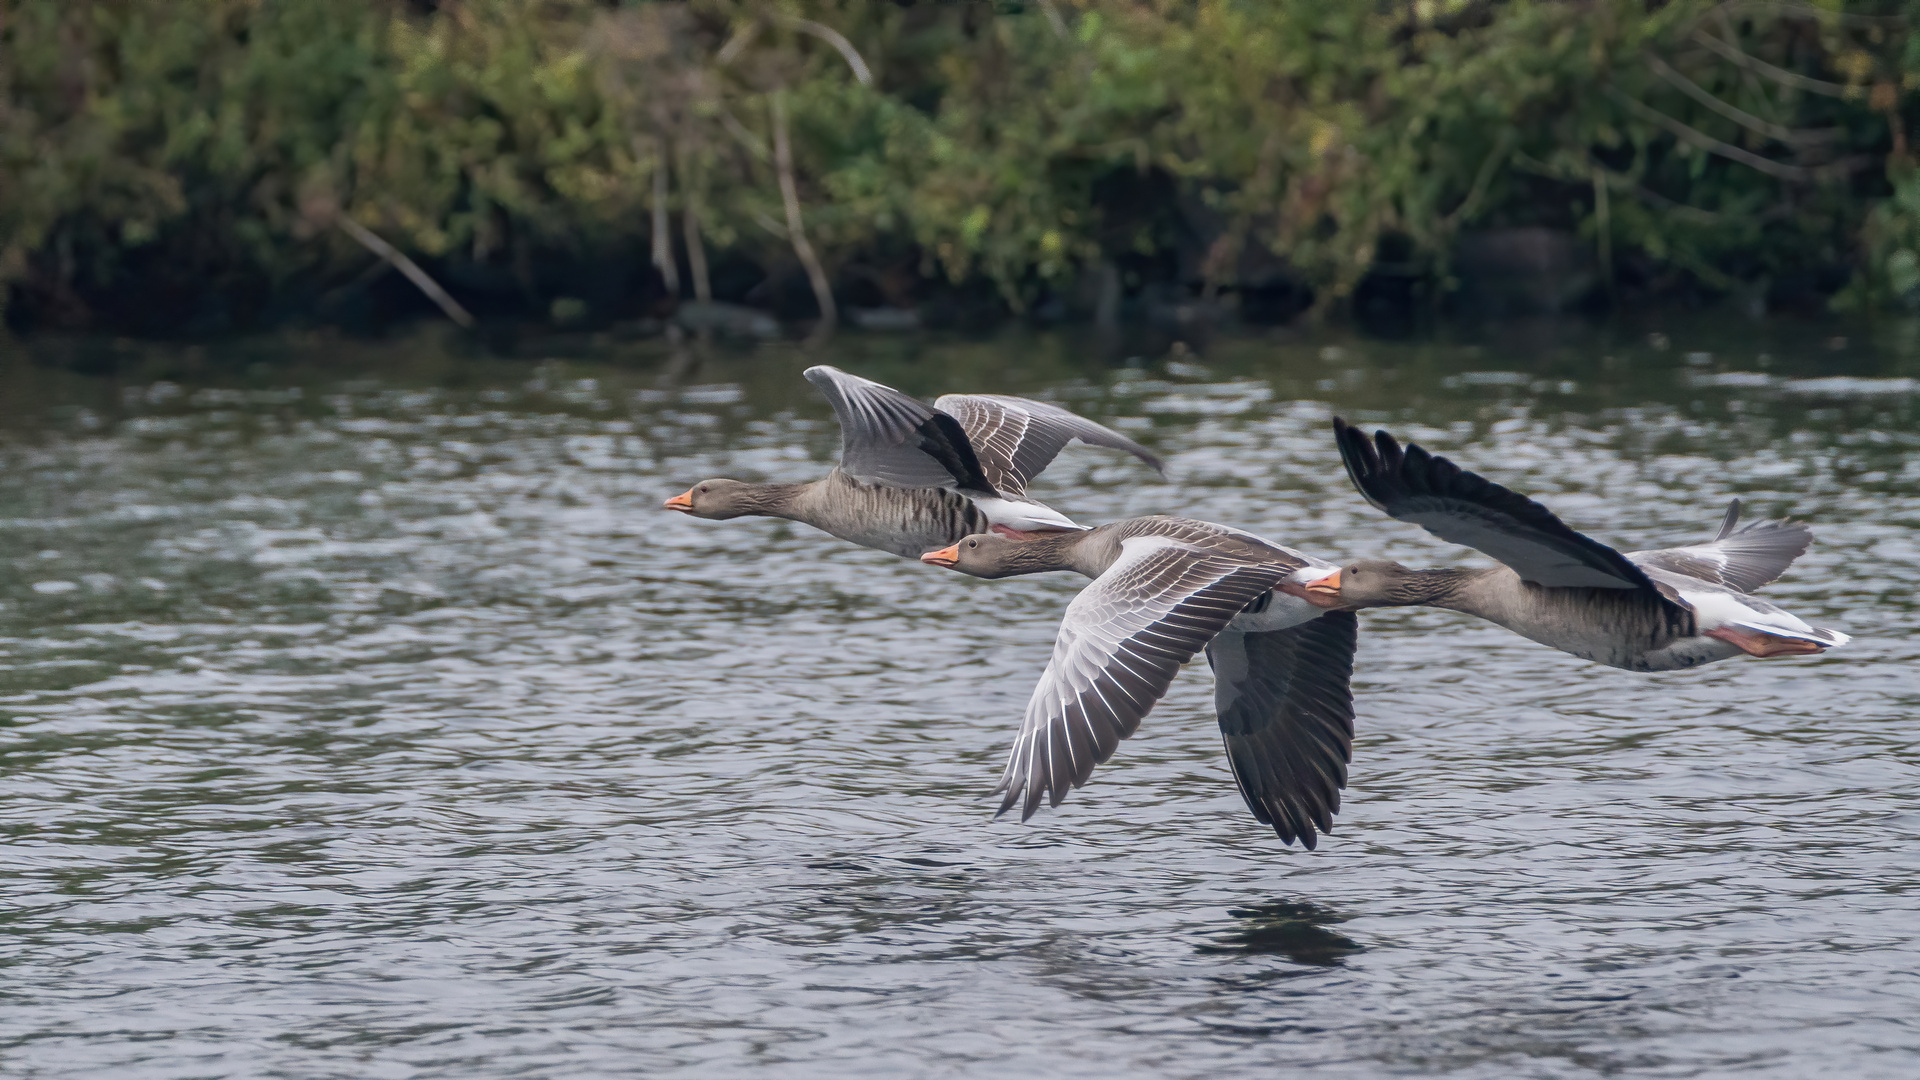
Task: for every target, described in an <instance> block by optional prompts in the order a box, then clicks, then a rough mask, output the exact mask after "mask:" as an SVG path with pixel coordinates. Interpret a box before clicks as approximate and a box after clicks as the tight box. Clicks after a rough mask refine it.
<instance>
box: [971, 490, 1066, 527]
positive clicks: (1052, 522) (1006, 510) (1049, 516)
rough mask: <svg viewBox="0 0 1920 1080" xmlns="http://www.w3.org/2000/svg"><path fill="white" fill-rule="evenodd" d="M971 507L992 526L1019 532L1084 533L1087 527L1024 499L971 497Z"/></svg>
mask: <svg viewBox="0 0 1920 1080" xmlns="http://www.w3.org/2000/svg"><path fill="white" fill-rule="evenodd" d="M973 505H974V506H976V507H979V509H980V512H981V513H982V514H985V515H986V516H987V521H988V522H989V523H990V524H993V525H1004V526H1006V527H1007V528H1009V529H1019V530H1020V531H1021V532H1032V531H1034V530H1036V529H1072V530H1075V531H1078V532H1084V531H1086V529H1087V526H1085V525H1080V524H1076V523H1075V522H1074V520H1073V519H1072V518H1070V517H1068V516H1067V515H1065V514H1063V513H1061V512H1060V511H1058V510H1055V509H1054V508H1053V507H1051V506H1047V505H1046V504H1044V503H1037V502H1028V501H1026V500H1024V499H1019V500H1016V499H983V498H979V497H977V496H975V497H973Z"/></svg>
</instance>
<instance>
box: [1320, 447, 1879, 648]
mask: <svg viewBox="0 0 1920 1080" xmlns="http://www.w3.org/2000/svg"><path fill="white" fill-rule="evenodd" d="M1334 430H1335V436H1336V438H1337V439H1338V440H1339V443H1340V454H1341V458H1342V460H1343V461H1344V462H1345V463H1346V467H1347V474H1348V476H1349V477H1350V478H1352V480H1353V483H1354V486H1355V487H1357V488H1359V489H1360V493H1361V494H1362V495H1364V496H1366V498H1367V501H1369V502H1371V503H1372V504H1373V505H1374V506H1376V507H1378V508H1380V509H1381V510H1383V511H1385V512H1386V513H1387V514H1388V515H1389V516H1391V517H1394V518H1398V519H1400V520H1402V521H1410V522H1413V523H1415V524H1417V525H1420V526H1421V527H1422V528H1425V529H1426V530H1427V531H1428V532H1430V533H1433V534H1434V535H1435V536H1438V537H1440V538H1441V539H1443V540H1449V541H1452V542H1454V543H1458V544H1464V545H1467V546H1469V547H1473V548H1476V549H1478V550H1480V551H1482V552H1484V553H1486V554H1488V555H1491V556H1493V557H1494V558H1495V559H1497V560H1499V561H1500V562H1501V564H1502V565H1500V566H1498V567H1494V568H1491V569H1486V570H1409V569H1408V568H1406V567H1404V566H1400V565H1399V564H1397V563H1390V562H1383V561H1379V560H1363V561H1361V562H1357V563H1354V564H1353V565H1351V566H1348V567H1345V568H1342V569H1340V570H1338V571H1336V572H1334V573H1332V574H1330V575H1327V576H1325V577H1323V578H1321V579H1319V580H1317V581H1314V582H1309V583H1307V585H1306V589H1305V591H1306V593H1307V595H1308V597H1309V598H1310V599H1311V600H1312V601H1313V602H1314V603H1316V604H1319V605H1321V606H1323V607H1328V608H1335V609H1340V610H1349V611H1351V610H1357V609H1359V608H1363V607H1394V606H1425V607H1439V608H1448V609H1451V610H1454V611H1462V612H1466V613H1468V614H1471V615H1477V616H1479V617H1481V618H1484V619H1487V620H1489V621H1491V622H1494V623H1497V624H1499V625H1500V626H1504V627H1506V628H1507V629H1509V630H1512V631H1513V632H1514V633H1517V634H1519V635H1520V636H1522V637H1525V638H1528V639H1530V640H1532V641H1536V642H1539V643H1540V644H1542V645H1546V646H1548V647H1550V648H1554V649H1559V650H1560V651H1562V652H1566V653H1571V654H1572V655H1574V656H1578V657H1581V658H1582V659H1586V660H1592V661H1594V662H1595V663H1600V664H1606V665H1608V666H1610V667H1618V668H1625V669H1627V670H1629V671H1672V670H1675V669H1679V668H1689V667H1696V666H1698V665H1700V664H1705V663H1711V662H1713V661H1716V660H1725V659H1727V658H1729V657H1733V656H1739V655H1741V654H1742V653H1747V654H1750V655H1753V656H1762V657H1767V656H1786V655H1804V654H1809V653H1818V652H1822V651H1824V650H1826V649H1827V648H1830V647H1832V646H1835V645H1844V644H1846V642H1847V640H1848V638H1847V635H1845V634H1842V633H1840V632H1839V631H1837V630H1829V629H1825V628H1822V627H1816V626H1811V625H1809V624H1808V623H1806V622H1804V621H1802V620H1801V619H1799V618H1798V617H1796V616H1794V615H1793V614H1791V613H1789V612H1787V611H1784V610H1782V609H1781V608H1779V607H1776V606H1775V605H1773V604H1769V603H1767V602H1766V601H1764V600H1761V599H1759V598H1758V597H1755V596H1753V595H1751V593H1752V591H1753V590H1755V589H1758V588H1760V587H1761V586H1763V585H1765V584H1767V583H1768V582H1770V581H1772V580H1774V579H1775V578H1777V577H1779V576H1780V574H1781V573H1783V572H1784V571H1785V570H1786V568H1787V567H1788V566H1789V565H1790V564H1791V563H1792V562H1793V560H1794V559H1796V558H1798V557H1799V556H1800V555H1801V554H1802V553H1803V552H1805V551H1806V549H1807V545H1808V543H1809V542H1811V540H1812V532H1811V531H1810V530H1808V529H1807V527H1806V526H1804V525H1800V524H1796V523H1792V522H1784V521H1763V522H1756V523H1754V524H1752V525H1749V526H1747V527H1746V528H1744V529H1738V530H1736V528H1735V527H1736V526H1737V525H1738V524H1739V520H1740V503H1739V500H1737V499H1736V500H1734V502H1733V504H1732V505H1731V506H1729V507H1728V508H1727V513H1726V515H1725V516H1724V517H1723V518H1722V519H1721V524H1720V530H1719V533H1718V535H1716V536H1715V537H1714V538H1713V539H1711V540H1708V541H1705V542H1703V543H1699V544H1692V545H1687V546H1683V547H1676V548H1662V549H1658V550H1652V551H1635V552H1627V553H1625V554H1623V553H1621V552H1619V551H1616V550H1614V549H1613V548H1611V547H1608V546H1607V545H1605V544H1602V543H1600V542H1598V541H1596V540H1593V539H1591V538H1590V537H1587V536H1584V535H1582V534H1580V533H1578V532H1575V531H1574V530H1573V529H1571V528H1569V527H1568V526H1567V525H1566V524H1565V523H1564V522H1562V521H1561V520H1560V519H1559V518H1558V517H1555V516H1554V515H1553V513H1552V512H1551V511H1549V510H1548V509H1547V508H1546V507H1544V506H1541V505H1540V504H1539V503H1536V502H1534V501H1533V500H1531V499H1529V498H1527V497H1526V496H1524V495H1520V494H1518V493H1517V492H1514V491H1510V490H1508V489H1507V488H1504V487H1501V486H1500V485H1499V484H1496V483H1493V482H1492V481H1490V480H1487V479H1485V478H1483V477H1480V476H1477V475H1475V474H1473V473H1471V472H1467V471H1465V470H1463V469H1460V468H1459V467H1458V466H1456V465H1454V464H1453V463H1452V462H1450V461H1448V460H1447V459H1445V458H1443V457H1437V456H1434V455H1432V454H1429V453H1427V452H1426V451H1425V450H1423V449H1421V448H1420V447H1418V446H1414V445H1409V446H1407V447H1405V448H1404V449H1402V447H1401V446H1400V444H1399V442H1398V441H1397V440H1395V439H1394V438H1393V436H1391V435H1389V434H1387V433H1386V432H1384V431H1382V432H1377V433H1376V434H1375V436H1374V437H1373V438H1372V439H1371V440H1370V439H1368V438H1367V437H1366V435H1365V434H1364V433H1362V432H1360V431H1359V430H1358V429H1356V428H1352V427H1349V426H1347V425H1346V424H1345V423H1344V422H1342V421H1341V420H1339V419H1338V418H1336V419H1335V420H1334Z"/></svg>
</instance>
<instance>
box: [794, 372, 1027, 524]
mask: <svg viewBox="0 0 1920 1080" xmlns="http://www.w3.org/2000/svg"><path fill="white" fill-rule="evenodd" d="M805 374H806V376H807V381H808V382H811V383H812V384H813V385H814V386H816V387H818V388H819V390H820V395H821V396H822V397H824V398H826V399H827V403H828V404H829V405H832V406H833V416H834V419H836V420H838V421H839V422H840V468H841V469H842V470H843V471H845V472H846V473H848V474H849V475H851V476H853V477H856V478H857V479H860V480H864V481H866V482H868V483H870V484H884V485H886V486H888V487H901V488H929V487H945V488H957V489H959V490H961V491H965V492H969V493H972V494H981V495H988V496H992V495H997V494H998V492H997V491H996V490H995V489H994V486H993V483H992V482H991V481H989V480H988V479H987V477H986V474H985V473H984V472H982V471H981V469H980V460H979V458H978V457H976V456H975V454H974V451H973V445H972V444H971V443H970V442H968V441H967V435H966V432H965V431H963V430H961V427H960V424H959V422H958V421H956V420H954V418H953V417H951V416H949V415H947V414H946V413H943V412H941V411H939V410H938V409H935V408H933V407H932V406H930V405H928V404H926V403H925V402H923V401H919V400H917V399H915V398H911V397H908V396H907V395H906V394H903V393H901V392H900V391H898V390H895V389H894V388H893V387H891V386H885V385H882V384H880V383H877V382H874V381H873V380H871V379H863V378H861V377H860V376H858V375H849V374H847V373H846V372H844V371H841V370H840V369H839V368H833V367H828V366H826V365H825V364H822V365H819V366H818V367H810V368H808V369H807V370H806V372H805Z"/></svg>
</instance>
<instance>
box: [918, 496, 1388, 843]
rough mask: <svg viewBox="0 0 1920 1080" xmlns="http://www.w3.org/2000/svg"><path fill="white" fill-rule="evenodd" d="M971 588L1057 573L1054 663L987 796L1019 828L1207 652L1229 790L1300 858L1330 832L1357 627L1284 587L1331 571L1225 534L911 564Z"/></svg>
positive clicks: (1034, 547) (1191, 533) (1169, 529)
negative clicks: (1067, 575) (1236, 790)
mask: <svg viewBox="0 0 1920 1080" xmlns="http://www.w3.org/2000/svg"><path fill="white" fill-rule="evenodd" d="M921 559H922V560H923V561H925V562H930V563H933V564H935V565H938V566H947V567H951V568H953V569H955V570H959V571H961V572H962V573H966V574H971V575H973V576H975V577H983V578H1002V577H1011V576H1013V575H1016V574H1035V573H1041V572H1044V571H1049V570H1072V571H1075V572H1077V573H1080V574H1084V575H1085V576H1087V577H1090V578H1092V579H1093V583H1092V584H1090V585H1088V586H1087V587H1086V588H1084V589H1082V590H1081V591H1080V593H1079V595H1077V596H1075V597H1074V598H1073V602H1072V603H1070V604H1068V605H1067V612H1066V616H1065V618H1063V619H1062V620H1061V623H1060V633H1059V636H1058V638H1057V640H1056V641H1055V642H1054V646H1053V659H1052V660H1051V661H1050V662H1049V663H1048V664H1047V667H1046V670H1045V672H1043V673H1042V674H1041V676H1040V683H1039V685H1038V686H1036V687H1034V690H1033V697H1032V698H1031V699H1030V700H1029V701H1028V702H1027V712H1026V719H1025V720H1024V721H1023V722H1022V723H1021V725H1020V733H1019V735H1017V736H1016V737H1015V738H1014V741H1013V750H1012V752H1011V753H1010V754H1009V755H1008V756H1007V767H1006V771H1005V773H1003V774H1002V776H1001V778H1000V786H999V787H998V788H996V789H995V790H996V791H1000V792H1004V793H1005V796H1004V798H1003V799H1002V801H1001V803H1000V812H1001V813H1005V812H1006V811H1008V810H1009V809H1011V808H1013V806H1014V805H1015V804H1021V810H1020V820H1022V821H1025V820H1027V819H1028V818H1030V817H1032V816H1033V814H1034V811H1036V810H1038V809H1039V808H1040V803H1041V801H1042V800H1043V799H1045V800H1048V801H1050V803H1051V804H1052V805H1054V806H1058V805H1060V800H1061V799H1063V798H1065V797H1066V794H1067V792H1068V791H1069V790H1070V789H1072V788H1076V787H1079V786H1081V785H1082V784H1084V783H1086V782H1087V778H1088V777H1089V776H1090V775H1092V773H1093V768H1094V766H1095V765H1098V764H1100V763H1101V762H1103V761H1105V760H1107V758H1109V757H1111V756H1112V755H1113V751H1114V748H1115V747H1116V746H1118V745H1119V743H1120V740H1121V739H1124V738H1126V737H1127V736H1129V735H1132V734H1133V733H1134V731H1135V730H1136V729H1138V728H1139V726H1140V720H1141V718H1142V717H1144V716H1146V714H1147V712H1148V711H1149V710H1151V709H1152V708H1153V706H1154V703H1155V702H1157V701H1159V700H1160V697H1161V695H1163V694H1165V693H1166V692H1167V687H1168V685H1170V684H1171V683H1172V681H1173V676H1174V673H1175V672H1177V671H1178V670H1180V665H1181V664H1183V663H1185V662H1186V661H1187V660H1189V659H1191V658H1192V656H1193V654H1194V653H1195V652H1196V651H1198V650H1200V649H1202V648H1205V649H1206V653H1207V662H1208V663H1209V664H1211V665H1212V667H1213V673H1214V709H1215V712H1216V714H1217V716H1218V719H1219V721H1220V734H1221V737H1222V739H1223V740H1224V741H1225V743H1226V748H1227V761H1228V763H1229V764H1230V765H1231V766H1232V768H1233V777H1234V780H1235V781H1236V782H1237V783H1238V784H1239V786H1240V794H1241V795H1242V796H1244V797H1245V798H1246V801H1247V808H1248V809H1249V810H1251V811H1253V816H1254V817H1256V818H1258V819H1260V820H1261V821H1263V822H1266V823H1267V824H1269V825H1271V826H1273V831H1274V832H1275V833H1276V834H1277V835H1278V836H1279V837H1280V839H1282V840H1284V841H1286V842H1287V843H1289V844H1291V843H1292V842H1293V841H1295V840H1298V841H1300V843H1301V844H1303V845H1305V846H1306V847H1307V848H1308V849H1312V848H1313V846H1314V845H1315V843H1316V836H1317V834H1318V833H1325V832H1329V831H1331V830H1332V828H1333V815H1334V813H1335V812H1336V811H1338V810H1339V809H1340V789H1341V788H1343V787H1345V786H1346V782H1347V762H1348V761H1349V759H1350V757H1351V753H1352V746H1353V694H1352V691H1351V690H1350V689H1349V685H1348V684H1349V682H1350V681H1351V678H1352V675H1353V651H1354V645H1355V640H1356V635H1357V633H1358V628H1359V624H1358V622H1357V621H1356V619H1355V617H1354V616H1353V615H1352V614H1350V613H1348V612H1343V611H1329V612H1324V613H1323V612H1322V611H1321V610H1320V609H1318V608H1317V607H1315V606H1313V605H1311V604H1309V603H1307V602H1306V601H1305V600H1304V599H1302V598H1301V595H1300V591H1299V590H1300V584H1299V582H1301V581H1303V580H1306V579H1312V578H1318V577H1321V576H1324V575H1325V574H1326V572H1327V571H1328V570H1331V569H1333V564H1332V563H1329V562H1325V561H1323V560H1320V559H1315V558H1313V557H1312V556H1309V555H1303V554H1301V553H1300V552H1297V551H1294V550H1292V549H1290V548H1284V547H1281V546H1280V545H1278V544H1274V543H1270V542H1268V541H1266V540H1263V539H1261V538H1260V537H1258V536H1254V535H1253V534H1251V533H1245V532H1241V531H1240V530H1238V529H1231V528H1228V527H1226V526H1224V525H1215V524H1212V523H1210V522H1205V521H1192V520H1188V519H1183V518H1172V517H1143V518H1132V519H1129V520H1126V521H1117V522H1113V523H1112V524H1108V525H1101V526H1099V527H1097V528H1094V529H1089V530H1085V531H1080V532H1065V533H1048V534H1042V535H1040V536H1038V537H1034V538H1030V539H1026V540H1024V541H1018V540H1014V539H1012V538H1009V537H1005V536H1001V535H996V534H992V533H987V534H982V535H977V536H969V537H967V538H966V539H964V540H961V541H960V542H959V543H956V544H954V545H952V546H950V547H946V548H942V549H941V550H939V551H929V552H927V553H926V554H925V555H922V556H921Z"/></svg>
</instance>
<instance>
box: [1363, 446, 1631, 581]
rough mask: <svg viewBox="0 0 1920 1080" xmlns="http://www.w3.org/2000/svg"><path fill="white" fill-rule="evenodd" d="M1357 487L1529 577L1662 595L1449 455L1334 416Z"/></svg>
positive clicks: (1614, 557)
mask: <svg viewBox="0 0 1920 1080" xmlns="http://www.w3.org/2000/svg"><path fill="white" fill-rule="evenodd" d="M1333 432H1334V437H1335V438H1336V439H1338V440H1339V443H1340V459H1341V460H1342V461H1344V462H1345V463H1346V466H1347V475H1348V476H1349V477H1351V478H1352V479H1353V486H1354V487H1356V488H1359V489H1360V494H1362V495H1364V496H1366V498H1367V501H1368V502H1370V503H1372V504H1373V505H1374V506H1376V507H1379V508H1380V509H1381V510H1384V511H1386V512H1387V514H1388V515H1390V516H1392V517H1395V518H1398V519H1399V520H1401V521H1410V522H1412V523H1413V524H1415V525H1418V526H1420V527H1421V528H1423V529H1425V530H1427V531H1428V532H1430V533H1432V534H1433V535H1435V536H1437V537H1439V538H1440V539H1442V540H1446V541H1449V542H1451V543H1455V544H1464V545H1465V546H1467V547H1470V548H1474V549H1476V550H1478V551H1481V552H1484V553H1486V554H1488V555H1491V556H1493V557H1494V558H1496V559H1498V560H1500V561H1501V562H1503V563H1505V564H1507V565H1508V566H1510V567H1512V568H1513V569H1514V571H1515V572H1517V573H1518V574H1519V575H1520V577H1521V579H1522V580H1525V581H1531V582H1533V583H1534V584H1536V585H1546V586H1550V587H1568V588H1579V587H1585V588H1595V589H1642V590H1645V591H1647V592H1649V593H1653V592H1655V591H1656V590H1655V589H1654V587H1653V583H1652V582H1650V581H1648V580H1647V576H1646V575H1645V574H1643V573H1641V572H1640V568H1639V567H1637V566H1635V565H1634V564H1633V563H1632V562H1629V561H1628V560H1627V557H1626V556H1625V555H1622V554H1620V553H1619V552H1618V551H1615V550H1614V549H1612V548H1610V547H1608V546H1607V545H1605V544H1602V543H1600V542H1599V541H1597V540H1593V539H1591V538H1589V537H1586V536H1582V535H1581V534H1579V533H1577V532H1575V531H1573V530H1572V529H1570V528H1568V527H1567V525H1566V523H1565V522H1563V521H1561V520H1560V519H1559V518H1557V517H1555V516H1554V515H1553V511H1551V510H1548V509H1547V508H1546V507H1544V506H1541V505H1540V504H1539V503H1537V502H1534V501H1533V500H1532V499H1529V498H1527V497H1526V496H1525V495H1522V494H1520V493H1519V492H1516V491H1510V490H1508V489H1506V488H1504V487H1501V486H1500V485H1499V484H1496V483H1494V482H1493V481H1491V480H1488V479H1485V478H1484V477H1480V476H1476V475H1474V474H1473V473H1470V472H1467V471H1466V470H1465V469H1462V468H1460V467H1459V466H1457V465H1455V464H1454V463H1453V462H1451V461H1448V460H1447V459H1446V458H1443V457H1437V456H1435V455H1433V454H1429V453H1427V452H1426V451H1425V450H1423V449H1421V448H1420V447H1418V446H1415V445H1412V444H1408V446H1407V447H1406V449H1405V450H1402V449H1401V448H1400V443H1399V442H1398V441H1397V440H1395V439H1394V437H1393V436H1391V435H1389V434H1387V433H1386V432H1384V431H1381V432H1376V433H1375V435H1374V437H1373V438H1372V439H1368V438H1367V436H1366V434H1365V433H1364V432H1362V431H1360V429H1358V428H1354V427H1349V426H1348V425H1347V423H1346V422H1345V421H1343V420H1341V419H1340V418H1339V417H1337V416H1336V417H1334V419H1333Z"/></svg>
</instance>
